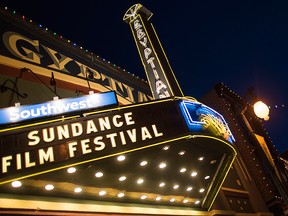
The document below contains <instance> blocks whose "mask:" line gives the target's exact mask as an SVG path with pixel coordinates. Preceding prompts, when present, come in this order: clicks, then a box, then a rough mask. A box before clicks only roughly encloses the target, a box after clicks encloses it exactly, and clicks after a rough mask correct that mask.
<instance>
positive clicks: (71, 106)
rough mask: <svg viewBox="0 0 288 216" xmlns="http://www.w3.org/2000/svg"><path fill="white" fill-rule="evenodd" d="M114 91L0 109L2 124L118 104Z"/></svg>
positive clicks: (0, 123) (0, 121) (0, 122)
mask: <svg viewBox="0 0 288 216" xmlns="http://www.w3.org/2000/svg"><path fill="white" fill-rule="evenodd" d="M117 104H118V102H117V98H116V94H115V92H114V91H111V92H104V93H97V94H94V93H93V94H89V95H84V96H80V97H76V98H65V99H57V100H53V101H48V102H45V103H41V104H32V105H25V106H15V107H8V108H4V109H0V126H1V125H3V124H9V123H16V122H22V121H27V120H32V119H36V118H45V117H51V116H57V115H60V114H67V113H74V112H83V111H85V110H91V109H95V108H103V107H107V106H113V105H117Z"/></svg>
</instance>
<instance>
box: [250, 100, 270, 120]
mask: <svg viewBox="0 0 288 216" xmlns="http://www.w3.org/2000/svg"><path fill="white" fill-rule="evenodd" d="M253 108H254V112H255V114H256V116H257V117H259V118H262V119H264V120H266V121H267V120H269V108H268V106H267V105H266V104H265V103H263V102H262V101H258V102H256V103H255V104H254V106H253Z"/></svg>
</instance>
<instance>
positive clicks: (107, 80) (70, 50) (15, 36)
mask: <svg viewBox="0 0 288 216" xmlns="http://www.w3.org/2000/svg"><path fill="white" fill-rule="evenodd" d="M0 15H1V16H0V26H1V29H0V38H1V40H0V44H1V46H0V47H1V48H0V64H4V65H10V66H12V67H16V68H24V67H26V68H29V69H31V70H32V71H33V72H34V73H38V74H41V75H44V76H47V77H50V75H51V71H53V72H54V73H55V75H57V74H58V75H57V76H58V77H61V79H63V80H65V79H70V81H71V82H72V80H73V82H74V83H76V84H79V85H83V86H87V83H86V80H85V77H86V73H87V72H86V71H87V68H88V70H90V71H91V72H92V73H93V74H94V78H93V79H91V80H90V82H91V85H92V86H93V85H95V88H97V90H98V91H101V92H107V91H111V90H113V91H115V92H116V93H117V95H118V98H119V99H118V101H119V102H120V103H121V104H131V103H138V102H143V101H149V100H151V99H152V95H151V92H150V90H149V86H148V85H147V84H146V83H144V82H142V81H141V80H139V79H137V78H136V77H133V76H131V75H129V74H128V73H127V72H124V73H127V76H123V73H119V71H118V69H117V67H115V65H113V64H112V63H110V62H109V61H105V60H103V59H101V58H97V57H96V56H95V55H93V54H90V53H85V51H84V50H80V48H79V47H78V46H74V45H73V44H72V43H70V44H69V43H67V42H66V40H64V39H59V38H57V36H53V34H52V33H51V32H48V31H45V29H42V28H41V27H38V26H34V24H33V23H26V24H27V25H24V24H23V20H21V18H20V17H19V20H18V19H17V17H16V16H15V15H14V16H13V17H10V16H8V15H7V11H2V9H1V8H0ZM23 26H25V27H26V28H23ZM50 33H51V35H50ZM51 37H53V38H52V39H51Z"/></svg>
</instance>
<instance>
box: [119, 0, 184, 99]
mask: <svg viewBox="0 0 288 216" xmlns="http://www.w3.org/2000/svg"><path fill="white" fill-rule="evenodd" d="M151 16H152V13H151V12H150V11H148V10H147V9H146V8H145V7H143V6H142V5H140V4H136V5H133V6H132V7H131V8H130V9H129V10H128V11H127V12H126V14H125V15H124V18H123V20H124V21H126V22H128V23H129V25H130V27H131V30H132V33H133V36H134V40H135V43H136V45H137V48H138V51H139V55H140V58H141V60H142V63H143V66H144V69H145V72H146V75H147V78H148V81H149V84H150V88H151V91H152V94H153V96H154V98H155V99H160V98H167V97H171V96H183V93H182V90H181V88H180V86H179V84H178V82H177V80H176V77H175V76H174V73H173V71H172V69H171V67H170V64H169V62H168V59H167V58H166V55H165V53H164V50H163V49H162V46H161V44H160V41H159V40H158V37H157V35H156V32H155V30H154V28H153V26H152V24H151V23H150V22H149V21H148V20H149V18H150V17H151Z"/></svg>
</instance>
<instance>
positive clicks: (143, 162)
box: [140, 161, 148, 166]
mask: <svg viewBox="0 0 288 216" xmlns="http://www.w3.org/2000/svg"><path fill="white" fill-rule="evenodd" d="M147 163H148V162H147V161H142V162H141V163H140V166H145V165H147Z"/></svg>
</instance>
